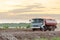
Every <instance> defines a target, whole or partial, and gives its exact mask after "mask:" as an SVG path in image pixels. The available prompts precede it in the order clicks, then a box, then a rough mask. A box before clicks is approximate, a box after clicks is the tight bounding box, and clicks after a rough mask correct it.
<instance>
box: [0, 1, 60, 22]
mask: <svg viewBox="0 0 60 40" xmlns="http://www.w3.org/2000/svg"><path fill="white" fill-rule="evenodd" d="M31 15H32V17H31ZM40 15H42V16H40ZM48 15H49V16H48ZM53 15H54V16H53ZM59 15H60V0H0V23H19V22H27V20H29V19H30V18H33V17H52V18H55V19H56V20H57V21H58V22H59V20H60V18H59V17H60V16H59Z"/></svg>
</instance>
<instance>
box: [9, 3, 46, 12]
mask: <svg viewBox="0 0 60 40" xmlns="http://www.w3.org/2000/svg"><path fill="white" fill-rule="evenodd" d="M32 8H45V7H43V6H41V4H39V5H38V4H37V5H29V6H26V8H24V9H14V10H12V11H8V12H9V13H24V12H39V11H43V10H32Z"/></svg>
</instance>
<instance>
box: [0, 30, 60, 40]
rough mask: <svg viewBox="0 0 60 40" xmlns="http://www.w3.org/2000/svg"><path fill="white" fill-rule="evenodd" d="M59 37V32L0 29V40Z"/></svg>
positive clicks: (31, 39)
mask: <svg viewBox="0 0 60 40" xmlns="http://www.w3.org/2000/svg"><path fill="white" fill-rule="evenodd" d="M51 37H60V31H50V32H49V31H46V32H44V31H43V32H41V31H26V30H25V29H24V30H23V29H6V30H3V29H0V40H33V39H35V38H37V39H40V38H51Z"/></svg>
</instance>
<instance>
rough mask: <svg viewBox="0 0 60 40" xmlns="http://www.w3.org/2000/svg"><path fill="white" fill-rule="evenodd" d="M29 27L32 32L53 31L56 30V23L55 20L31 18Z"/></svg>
mask: <svg viewBox="0 0 60 40" xmlns="http://www.w3.org/2000/svg"><path fill="white" fill-rule="evenodd" d="M31 26H32V27H31V28H32V30H33V31H35V30H41V31H47V30H48V31H54V30H55V29H56V28H57V22H56V20H55V19H45V18H33V19H32V20H31Z"/></svg>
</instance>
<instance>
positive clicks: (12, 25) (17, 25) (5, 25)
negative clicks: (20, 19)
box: [0, 23, 31, 28]
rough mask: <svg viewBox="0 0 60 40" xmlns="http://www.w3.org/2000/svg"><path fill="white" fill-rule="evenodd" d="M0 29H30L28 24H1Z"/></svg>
mask: <svg viewBox="0 0 60 40" xmlns="http://www.w3.org/2000/svg"><path fill="white" fill-rule="evenodd" d="M0 27H4V28H8V27H19V28H20V27H26V28H29V27H31V24H30V23H2V24H0Z"/></svg>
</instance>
